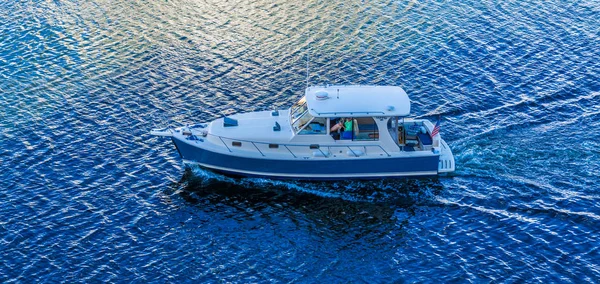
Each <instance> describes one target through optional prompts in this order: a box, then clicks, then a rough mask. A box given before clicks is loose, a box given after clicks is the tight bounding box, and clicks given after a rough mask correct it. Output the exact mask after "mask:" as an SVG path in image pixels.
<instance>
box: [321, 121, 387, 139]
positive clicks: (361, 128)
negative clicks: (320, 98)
mask: <svg viewBox="0 0 600 284" xmlns="http://www.w3.org/2000/svg"><path fill="white" fill-rule="evenodd" d="M330 124H331V136H332V137H333V139H335V140H354V141H374V140H379V129H377V123H375V119H373V118H372V117H356V118H354V117H336V118H331V123H330Z"/></svg>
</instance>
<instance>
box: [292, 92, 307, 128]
mask: <svg viewBox="0 0 600 284" xmlns="http://www.w3.org/2000/svg"><path fill="white" fill-rule="evenodd" d="M307 110H308V106H307V105H306V97H302V98H301V99H300V100H299V101H298V102H296V103H295V104H294V105H293V106H292V108H291V109H290V121H292V122H295V121H296V120H297V119H298V118H299V117H301V116H302V115H303V114H304V113H305V112H306V111H307Z"/></svg>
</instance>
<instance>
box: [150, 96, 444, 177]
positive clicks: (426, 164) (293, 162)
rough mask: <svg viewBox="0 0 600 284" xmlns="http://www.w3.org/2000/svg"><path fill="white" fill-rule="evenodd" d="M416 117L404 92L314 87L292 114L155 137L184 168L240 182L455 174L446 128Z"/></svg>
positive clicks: (240, 117) (245, 117)
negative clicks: (170, 146)
mask: <svg viewBox="0 0 600 284" xmlns="http://www.w3.org/2000/svg"><path fill="white" fill-rule="evenodd" d="M409 114H410V100H409V98H408V96H407V94H406V92H405V91H404V90H403V89H402V88H400V87H396V86H313V87H309V88H307V89H306V91H305V96H304V97H302V99H300V100H299V101H298V102H296V103H295V104H294V105H293V106H291V107H290V108H289V109H285V110H275V111H259V112H250V113H241V114H235V115H231V116H227V117H223V118H219V119H216V120H214V121H211V122H207V123H199V124H195V125H188V126H185V127H179V128H165V129H156V130H152V132H151V134H153V135H158V136H166V137H170V138H171V139H172V141H173V143H174V144H175V147H176V148H177V150H178V151H179V154H180V155H181V157H182V158H183V161H184V163H186V164H197V165H199V166H201V167H203V168H206V169H210V170H213V171H216V172H220V173H224V174H229V175H235V176H251V177H266V178H275V179H301V180H336V179H338V180H339V179H380V178H395V177H416V176H436V175H438V174H444V173H449V172H453V171H454V169H455V164H454V156H453V155H452V151H451V150H450V147H448V144H447V143H446V142H445V141H444V140H443V139H442V138H441V136H440V134H439V126H437V127H436V126H434V125H433V123H431V122H430V121H429V120H425V119H411V118H409V117H408V116H409ZM438 122H439V121H438Z"/></svg>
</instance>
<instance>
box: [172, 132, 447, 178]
mask: <svg viewBox="0 0 600 284" xmlns="http://www.w3.org/2000/svg"><path fill="white" fill-rule="evenodd" d="M173 143H174V144H175V146H176V147H177V150H178V151H179V154H180V155H181V157H182V158H183V159H184V160H185V161H187V162H192V163H196V164H198V165H200V166H202V167H205V168H208V169H211V170H214V171H217V172H221V173H225V174H228V175H236V176H250V177H268V178H276V179H301V180H339V179H349V178H350V179H379V178H394V177H408V176H436V175H437V173H438V172H437V170H438V162H439V157H438V156H425V157H402V158H400V157H398V158H374V159H365V158H357V159H348V160H333V159H330V160H326V159H318V160H313V159H310V160H302V159H294V160H276V159H263V158H260V159H257V158H248V157H239V156H234V155H228V154H222V153H217V152H213V151H209V150H206V149H202V148H199V147H194V146H193V145H190V144H188V143H186V142H183V141H180V140H178V139H177V138H173Z"/></svg>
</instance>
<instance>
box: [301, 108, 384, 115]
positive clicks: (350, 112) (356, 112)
mask: <svg viewBox="0 0 600 284" xmlns="http://www.w3.org/2000/svg"><path fill="white" fill-rule="evenodd" d="M311 110H313V111H314V110H315V109H312V108H311ZM315 112H316V111H315ZM316 113H317V114H318V115H323V114H333V115H338V114H385V112H383V111H328V112H316Z"/></svg>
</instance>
